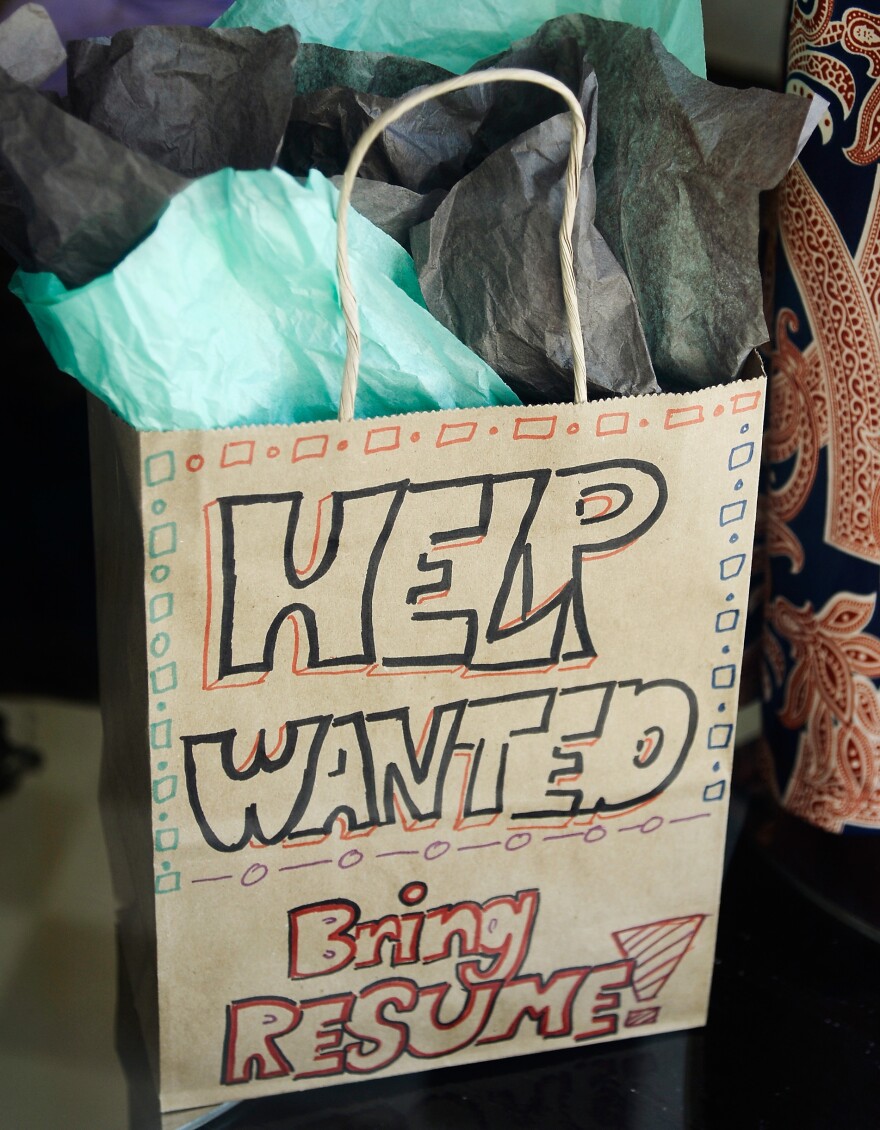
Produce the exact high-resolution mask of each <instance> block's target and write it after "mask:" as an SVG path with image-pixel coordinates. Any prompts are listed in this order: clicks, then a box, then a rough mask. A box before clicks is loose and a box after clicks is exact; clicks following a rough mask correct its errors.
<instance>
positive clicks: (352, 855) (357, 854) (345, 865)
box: [336, 848, 364, 871]
mask: <svg viewBox="0 0 880 1130" xmlns="http://www.w3.org/2000/svg"><path fill="white" fill-rule="evenodd" d="M363 860H364V853H363V852H362V851H358V849H357V848H349V850H348V851H347V852H346V853H345V855H341V856H340V857H339V859H338V860H337V863H336V866H337V867H341V868H342V870H343V871H347V870H348V869H349V867H357V865H358V864H359V863H363Z"/></svg>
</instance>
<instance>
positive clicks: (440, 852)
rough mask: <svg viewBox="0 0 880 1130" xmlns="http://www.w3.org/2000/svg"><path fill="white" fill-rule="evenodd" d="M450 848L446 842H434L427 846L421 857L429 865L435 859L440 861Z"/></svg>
mask: <svg viewBox="0 0 880 1130" xmlns="http://www.w3.org/2000/svg"><path fill="white" fill-rule="evenodd" d="M451 846H452V845H451V844H450V843H449V842H448V841H447V840H434V842H433V843H432V844H428V846H427V847H426V848H425V850H424V852H423V853H422V855H423V856H424V858H425V859H427V861H428V862H429V863H431V862H432V861H433V860H435V859H442V858H443V856H444V855H446V853H447V852H448V851H449V849H450V847H451Z"/></svg>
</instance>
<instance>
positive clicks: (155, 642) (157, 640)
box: [150, 632, 171, 659]
mask: <svg viewBox="0 0 880 1130" xmlns="http://www.w3.org/2000/svg"><path fill="white" fill-rule="evenodd" d="M169 647H171V636H169V635H168V633H167V632H157V633H156V635H155V636H153V638H152V639H151V640H150V655H152V656H153V658H154V659H161V658H162V657H163V656H164V655H165V654H166V653H167V651H168V648H169Z"/></svg>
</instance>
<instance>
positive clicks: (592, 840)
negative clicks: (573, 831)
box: [584, 824, 608, 844]
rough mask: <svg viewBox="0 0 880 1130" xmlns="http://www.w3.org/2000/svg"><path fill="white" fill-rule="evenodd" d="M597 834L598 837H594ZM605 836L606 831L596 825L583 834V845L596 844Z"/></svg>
mask: <svg viewBox="0 0 880 1130" xmlns="http://www.w3.org/2000/svg"><path fill="white" fill-rule="evenodd" d="M597 832H598V833H599V834H598V835H596V833H597ZM607 835H608V829H607V828H603V827H602V826H601V825H599V824H596V825H595V826H594V827H592V828H587V830H586V832H584V843H585V844H597V843H598V842H599V840H604V839H605V837H606V836H607Z"/></svg>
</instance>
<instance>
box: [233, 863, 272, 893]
mask: <svg viewBox="0 0 880 1130" xmlns="http://www.w3.org/2000/svg"><path fill="white" fill-rule="evenodd" d="M268 874H269V868H268V867H267V866H266V864H265V863H252V864H251V865H250V867H249V868H248V869H247V871H245V873H244V875H242V877H241V879H240V880H239V882H240V883H241V885H242V886H243V887H253V886H254V885H255V884H256V883H259V882H260V880H261V879H265V878H266V876H267V875H268Z"/></svg>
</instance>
